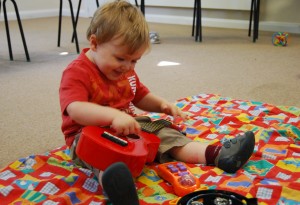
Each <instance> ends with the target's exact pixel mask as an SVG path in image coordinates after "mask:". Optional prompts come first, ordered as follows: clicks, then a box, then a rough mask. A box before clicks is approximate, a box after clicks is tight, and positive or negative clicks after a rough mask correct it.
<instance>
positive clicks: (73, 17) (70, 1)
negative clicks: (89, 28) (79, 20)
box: [69, 0, 80, 53]
mask: <svg viewBox="0 0 300 205" xmlns="http://www.w3.org/2000/svg"><path fill="white" fill-rule="evenodd" d="M69 4H70V11H71V20H72V25H73V33H74V38H75V44H76V51H77V53H79V52H80V49H79V44H78V38H77V31H76V23H75V16H74V12H73V5H72V0H69Z"/></svg>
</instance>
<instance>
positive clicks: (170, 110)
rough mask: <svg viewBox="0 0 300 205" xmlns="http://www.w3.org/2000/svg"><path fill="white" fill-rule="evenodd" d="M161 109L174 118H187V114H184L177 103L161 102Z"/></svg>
mask: <svg viewBox="0 0 300 205" xmlns="http://www.w3.org/2000/svg"><path fill="white" fill-rule="evenodd" d="M161 110H162V112H163V113H165V114H167V115H172V116H173V117H174V119H176V118H178V117H180V118H182V119H183V120H185V119H187V115H186V114H184V113H183V112H182V111H181V110H180V109H179V108H178V107H176V106H175V105H173V104H171V103H169V102H164V103H162V104H161Z"/></svg>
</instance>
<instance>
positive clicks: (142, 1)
mask: <svg viewBox="0 0 300 205" xmlns="http://www.w3.org/2000/svg"><path fill="white" fill-rule="evenodd" d="M68 1H69V5H70V12H71V20H72V26H73V34H72V40H71V42H72V43H73V42H74V41H75V45H76V52H77V53H79V52H80V49H79V43H78V37H77V31H76V30H77V29H76V28H77V24H78V19H79V12H80V7H81V1H82V0H79V2H78V7H77V12H76V16H74V11H73V5H72V0H68ZM96 5H97V8H99V6H100V5H99V0H96ZM135 5H136V6H137V7H139V5H138V2H137V0H135ZM144 5H145V4H144V0H141V10H142V12H143V13H144V12H145V6H144ZM62 6H63V0H60V5H59V18H58V38H57V47H60V37H61V24H62Z"/></svg>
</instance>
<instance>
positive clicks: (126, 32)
mask: <svg viewBox="0 0 300 205" xmlns="http://www.w3.org/2000/svg"><path fill="white" fill-rule="evenodd" d="M92 34H95V35H96V39H97V43H98V44H101V43H105V42H108V41H110V40H111V39H112V38H118V37H121V38H123V45H127V46H128V49H129V52H131V53H134V52H135V51H137V50H139V49H140V48H146V49H148V48H149V47H150V39H149V28H148V24H147V22H146V20H145V18H144V15H143V13H142V12H141V11H140V10H139V9H138V8H137V7H136V6H134V5H132V4H130V3H129V2H127V1H124V0H117V1H113V2H110V3H106V4H104V5H103V6H101V7H100V8H98V9H97V10H96V12H95V13H94V16H93V18H92V20H91V23H90V26H89V28H88V30H87V34H86V36H87V39H88V40H89V39H90V37H91V35H92Z"/></svg>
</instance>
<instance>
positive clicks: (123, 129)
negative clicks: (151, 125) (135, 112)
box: [110, 112, 141, 136]
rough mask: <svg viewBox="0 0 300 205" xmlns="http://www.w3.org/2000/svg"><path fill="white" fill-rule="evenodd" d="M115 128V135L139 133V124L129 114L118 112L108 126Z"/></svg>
mask: <svg viewBox="0 0 300 205" xmlns="http://www.w3.org/2000/svg"><path fill="white" fill-rule="evenodd" d="M110 127H111V128H112V129H114V130H115V132H116V135H125V136H126V135H129V134H139V132H140V131H141V126H140V124H139V123H138V122H137V121H136V120H135V119H134V118H133V117H131V116H130V115H128V114H126V113H123V112H120V113H119V114H118V115H116V116H115V117H114V119H113V121H112V123H111V126H110Z"/></svg>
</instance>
